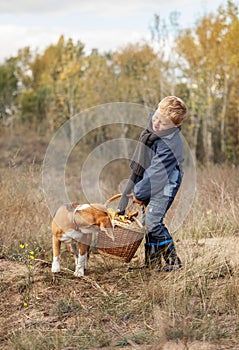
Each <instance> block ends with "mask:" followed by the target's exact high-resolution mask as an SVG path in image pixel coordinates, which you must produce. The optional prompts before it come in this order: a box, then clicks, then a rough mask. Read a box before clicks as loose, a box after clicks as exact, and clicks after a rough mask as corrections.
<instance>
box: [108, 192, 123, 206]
mask: <svg viewBox="0 0 239 350" xmlns="http://www.w3.org/2000/svg"><path fill="white" fill-rule="evenodd" d="M121 196H122V193H117V194H115V195H114V196H112V197H110V198H109V199H107V201H106V202H105V206H106V207H107V205H108V204H110V203H111V202H113V201H114V200H116V199H118V198H120V197H121Z"/></svg>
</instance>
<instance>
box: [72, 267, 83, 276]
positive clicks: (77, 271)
mask: <svg viewBox="0 0 239 350" xmlns="http://www.w3.org/2000/svg"><path fill="white" fill-rule="evenodd" d="M84 274H85V273H84V269H82V268H80V269H76V270H75V272H74V276H75V277H83V276H84Z"/></svg>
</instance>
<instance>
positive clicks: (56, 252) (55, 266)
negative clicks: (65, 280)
mask: <svg viewBox="0 0 239 350" xmlns="http://www.w3.org/2000/svg"><path fill="white" fill-rule="evenodd" d="M52 246H53V262H52V267H51V271H52V272H54V273H57V272H60V271H61V265H60V248H61V241H60V240H59V239H58V238H57V237H56V236H55V235H53V236H52Z"/></svg>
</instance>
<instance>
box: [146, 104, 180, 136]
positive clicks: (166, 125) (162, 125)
mask: <svg viewBox="0 0 239 350" xmlns="http://www.w3.org/2000/svg"><path fill="white" fill-rule="evenodd" d="M152 126H153V131H162V130H167V129H171V128H175V126H178V125H175V124H174V123H173V122H172V120H170V119H169V118H167V117H164V116H162V114H160V112H159V110H158V109H157V110H156V112H155V113H154V115H153V117H152Z"/></svg>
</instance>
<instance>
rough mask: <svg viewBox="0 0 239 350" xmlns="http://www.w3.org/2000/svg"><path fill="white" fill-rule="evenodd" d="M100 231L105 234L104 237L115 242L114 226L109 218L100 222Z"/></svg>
mask: <svg viewBox="0 0 239 350" xmlns="http://www.w3.org/2000/svg"><path fill="white" fill-rule="evenodd" d="M100 230H101V231H103V232H105V233H106V235H107V236H108V237H110V238H111V239H112V241H114V240H115V237H114V226H113V224H112V221H111V219H110V218H106V219H105V220H102V221H101V222H100Z"/></svg>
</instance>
